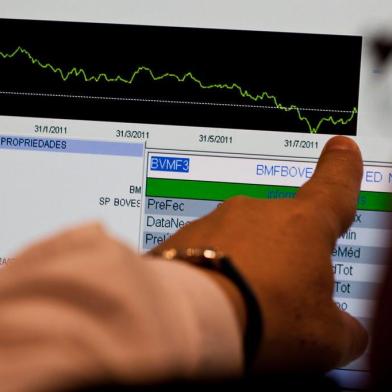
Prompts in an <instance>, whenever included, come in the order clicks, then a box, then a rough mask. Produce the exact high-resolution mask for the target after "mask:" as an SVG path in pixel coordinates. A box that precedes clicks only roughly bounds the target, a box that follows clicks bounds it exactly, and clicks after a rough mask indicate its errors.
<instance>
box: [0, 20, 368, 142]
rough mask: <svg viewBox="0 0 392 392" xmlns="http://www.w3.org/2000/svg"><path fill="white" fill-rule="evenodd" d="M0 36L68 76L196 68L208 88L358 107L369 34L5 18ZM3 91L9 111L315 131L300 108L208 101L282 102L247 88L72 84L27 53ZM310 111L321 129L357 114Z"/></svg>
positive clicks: (4, 47) (8, 49) (143, 81)
mask: <svg viewBox="0 0 392 392" xmlns="http://www.w3.org/2000/svg"><path fill="white" fill-rule="evenodd" d="M0 33H1V36H2V37H3V39H2V43H1V45H0V51H1V52H2V53H12V52H13V51H14V50H15V49H16V48H17V47H19V46H21V47H23V48H24V49H26V50H28V52H29V53H30V54H31V55H32V56H33V57H34V58H35V59H38V60H39V61H40V62H41V63H43V64H46V63H49V64H51V65H52V66H54V67H58V68H60V69H61V70H63V71H64V72H65V73H67V72H68V71H70V70H71V69H72V68H74V67H76V68H78V69H79V68H81V69H83V70H85V71H86V73H87V74H88V75H89V76H93V75H98V74H100V73H105V74H106V75H108V77H109V78H115V77H116V76H118V75H120V76H122V77H124V78H125V79H127V80H129V79H131V77H132V75H133V74H134V72H135V70H137V68H138V67H139V66H145V67H148V68H150V69H151V70H153V72H154V74H155V75H161V74H164V73H167V72H169V73H173V74H176V75H178V76H183V75H184V74H186V73H187V72H191V73H192V75H194V76H195V77H196V78H197V79H198V80H200V81H202V82H203V83H204V84H206V85H210V84H219V83H220V84H224V83H227V84H229V85H230V84H232V83H236V84H238V85H239V86H241V88H242V89H243V90H247V91H248V92H249V93H250V94H252V95H253V96H256V95H260V94H262V93H263V92H268V94H270V95H273V96H275V97H276V98H277V100H278V101H279V103H280V104H282V105H283V106H285V107H290V106H291V105H295V106H297V107H300V108H310V109H312V108H313V109H327V110H345V111H351V110H353V108H354V107H357V106H358V92H359V76H360V61H361V46H362V39H361V37H352V36H332V35H314V34H297V33H275V32H255V31H238V30H217V29H196V28H172V27H154V26H134V25H112V24H95V23H75V22H50V21H21V20H7V19H0ZM0 91H1V94H0V114H4V115H15V116H33V117H50V118H70V119H86V120H108V121H123V122H142V123H157V124H175V125H191V126H204V127H224V128H245V129H261V130H272V131H290V132H305V133H308V132H309V127H308V125H307V124H306V122H304V121H301V120H300V119H299V116H298V113H297V112H296V111H291V112H288V113H286V112H284V111H282V110H277V109H266V108H254V107H235V106H234V107H233V106H219V105H208V104H205V103H215V104H234V105H260V106H275V104H274V102H273V101H272V100H270V99H267V98H266V99H264V100H262V101H257V102H255V101H254V100H252V99H250V98H247V97H242V96H241V95H240V93H239V92H238V91H237V90H232V91H230V90H227V89H219V88H211V89H203V88H201V87H200V86H199V85H198V84H197V83H195V82H194V81H192V80H190V79H188V80H186V81H185V82H183V83H179V82H178V81H176V80H175V79H174V78H164V79H162V80H160V81H154V80H152V78H151V76H150V75H149V74H148V73H147V72H141V73H140V74H138V75H137V76H136V77H135V79H134V82H133V83H132V84H126V83H121V82H111V83H109V82H105V81H104V80H103V79H102V80H101V81H99V82H94V81H92V82H85V81H84V80H83V78H82V77H81V76H79V77H76V76H74V75H72V76H71V77H69V78H68V80H67V81H64V80H62V78H61V76H60V75H59V74H56V73H54V72H53V71H51V70H50V69H48V68H47V69H43V68H42V67H40V66H39V65H37V64H32V62H31V60H29V59H28V57H27V56H25V55H23V54H21V53H19V54H18V55H16V56H15V57H13V58H12V59H3V58H0ZM7 92H16V93H32V94H33V95H15V94H8V93H7ZM37 94H60V95H66V96H67V97H54V96H39V95H37ZM76 96H78V97H76ZM94 97H95V98H94ZM98 97H101V98H98ZM102 98H127V99H136V100H138V99H140V100H142V99H147V100H148V99H153V100H163V101H180V102H188V103H187V104H185V103H168V102H142V101H131V100H128V101H127V100H111V99H109V100H108V99H102ZM190 102H191V103H190ZM196 102H198V103H203V104H194V103H196ZM301 114H302V115H303V116H305V117H306V118H307V119H308V120H309V121H310V123H311V124H312V126H313V127H316V125H317V124H318V122H319V121H320V119H321V118H323V117H329V116H330V115H333V117H334V119H339V118H344V119H347V118H349V117H350V113H335V112H334V113H331V112H328V111H327V112H318V111H301ZM356 117H357V116H355V117H354V119H353V120H352V121H350V122H349V123H348V124H347V125H333V124H331V123H330V122H324V123H323V124H322V125H321V127H320V129H319V133H328V134H344V135H355V134H356V126H357V118H356Z"/></svg>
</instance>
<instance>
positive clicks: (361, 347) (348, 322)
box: [338, 310, 368, 366]
mask: <svg viewBox="0 0 392 392" xmlns="http://www.w3.org/2000/svg"><path fill="white" fill-rule="evenodd" d="M338 312H339V313H340V317H341V321H342V329H341V331H340V333H341V336H342V337H343V338H342V339H341V342H342V347H340V352H341V356H340V363H339V364H338V366H344V365H347V364H348V363H350V362H351V361H353V360H354V359H356V358H358V357H359V356H360V355H361V354H362V353H363V352H364V351H365V349H366V346H367V343H368V333H367V331H366V329H365V328H364V327H363V326H362V324H361V323H360V322H359V321H358V320H357V319H356V318H354V317H352V316H351V315H350V314H348V313H346V312H345V311H343V310H338Z"/></svg>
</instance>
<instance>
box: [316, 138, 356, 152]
mask: <svg viewBox="0 0 392 392" xmlns="http://www.w3.org/2000/svg"><path fill="white" fill-rule="evenodd" d="M336 150H339V151H353V152H359V147H358V145H357V143H355V142H354V140H352V139H350V138H348V137H345V136H334V137H333V138H332V139H329V140H328V142H327V143H326V144H325V146H324V151H336Z"/></svg>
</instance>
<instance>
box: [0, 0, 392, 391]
mask: <svg viewBox="0 0 392 392" xmlns="http://www.w3.org/2000/svg"><path fill="white" fill-rule="evenodd" d="M2 8H3V9H2V13H1V14H2V15H3V17H2V19H1V20H0V32H1V36H2V40H1V44H0V150H1V153H0V167H1V169H0V181H1V185H2V191H1V196H0V198H1V199H0V200H1V203H0V216H1V222H2V225H3V230H1V232H0V264H6V263H8V262H10V261H12V260H13V255H14V254H15V252H16V251H17V250H19V249H20V248H21V247H23V246H26V245H28V244H30V243H32V242H34V241H35V240H37V239H39V238H41V237H43V236H46V235H49V234H52V233H54V232H56V231H58V230H60V229H62V228H66V227H69V226H72V225H75V224H78V223H80V222H85V221H91V220H93V221H96V220H98V221H101V222H103V223H104V224H105V225H106V226H107V227H108V228H109V229H110V230H111V231H112V232H113V233H115V234H116V235H117V236H118V237H120V238H121V239H123V240H124V241H126V243H128V244H129V245H131V246H132V247H134V248H137V249H138V250H139V251H141V252H143V251H146V250H149V249H151V248H153V247H154V246H156V245H158V244H160V243H161V242H163V241H164V240H165V239H166V238H168V237H169V236H170V235H171V234H173V233H174V232H175V231H176V230H178V229H179V228H181V227H182V226H184V225H185V224H187V223H188V222H190V221H192V220H193V219H196V218H198V217H201V216H203V215H205V214H207V213H208V212H210V211H212V210H213V209H214V208H215V207H216V206H217V205H218V204H219V203H221V202H222V201H224V200H226V199H228V198H230V197H232V196H234V195H238V194H242V195H249V196H254V197H258V198H264V199H277V198H291V197H294V196H295V194H296V191H297V190H298V187H299V186H301V185H302V184H303V183H304V182H305V181H306V180H308V179H309V178H310V177H311V176H312V174H313V171H314V168H315V164H316V161H317V158H318V156H319V155H320V152H321V150H322V148H323V146H324V144H325V142H326V141H327V140H328V139H329V138H330V137H331V136H332V135H336V134H338V135H347V136H350V137H353V138H354V139H355V140H356V141H357V142H358V143H359V145H360V147H361V150H362V153H363V158H364V163H365V168H364V177H363V182H362V188H361V193H360V196H359V199H358V211H357V213H356V217H355V220H354V222H353V225H352V227H351V228H350V229H349V230H348V231H347V232H346V233H345V234H344V235H342V236H341V237H340V238H339V240H338V242H337V244H336V247H335V249H334V251H333V254H332V260H333V271H334V274H335V286H334V299H335V301H336V303H337V305H338V306H339V307H340V308H341V309H343V310H345V311H347V312H349V313H351V314H352V315H354V316H355V317H357V318H358V320H359V321H360V322H361V323H362V324H363V325H364V326H365V327H366V328H370V326H371V320H372V315H373V309H374V305H375V298H376V295H377V291H378V289H379V286H380V282H381V278H382V273H383V271H384V269H385V254H386V252H387V250H388V246H389V242H388V240H389V238H390V234H391V229H392V214H391V212H392V194H391V192H392V188H391V182H392V143H391V137H390V133H391V124H392V114H391V113H392V53H389V52H392V51H391V49H390V48H389V47H390V46H392V45H391V43H392V32H391V31H390V28H389V26H391V23H392V3H391V2H390V0H379V1H378V2H377V3H376V4H375V2H374V1H370V0H364V1H358V0H344V1H343V0H328V1H321V0H273V1H272V0H267V1H262V2H261V1H252V0H242V1H241V2H237V1H227V0H214V1H211V0H209V1H206V0H204V1H201V0H194V1H187V2H184V1H183V0H170V1H164V2H163V1H159V0H156V1H139V0H138V1H136V0H134V1H132V0H127V1H120V0H111V1H110V2H109V1H104V0H95V1H83V2H80V1H73V0H72V1H70V0H66V1H65V0H64V1H56V2H53V1H52V0H46V1H45V0H39V1H34V2H30V3H28V2H25V1H16V0H12V1H8V0H7V1H2ZM388 34H389V35H388ZM388 48H389V49H388ZM367 370H368V351H367V352H366V353H365V354H364V355H363V356H362V357H361V358H359V359H358V360H356V361H354V362H353V363H351V364H349V365H347V366H346V367H343V368H341V369H336V370H334V371H333V372H332V373H331V375H332V377H334V378H335V379H336V380H337V381H338V382H339V383H340V385H341V386H343V387H347V388H354V389H355V388H363V387H364V386H365V385H366V382H367V379H368V372H367Z"/></svg>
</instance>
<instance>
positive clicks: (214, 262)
mask: <svg viewBox="0 0 392 392" xmlns="http://www.w3.org/2000/svg"><path fill="white" fill-rule="evenodd" d="M153 254H154V255H157V256H160V257H162V258H164V259H166V260H183V261H186V262H189V263H191V264H192V265H195V266H199V267H203V268H207V269H210V270H213V271H218V272H220V273H222V274H223V275H224V276H226V277H227V278H228V279H230V280H231V282H233V283H234V285H235V286H236V287H237V288H238V290H239V291H240V293H241V294H242V296H243V299H244V303H245V305H246V327H245V333H244V360H245V372H246V373H249V372H251V370H252V368H253V364H254V362H255V358H256V355H257V353H258V351H259V347H260V343H261V338H262V327H263V323H262V314H261V308H260V304H259V303H258V300H257V298H256V295H255V294H254V293H253V290H252V289H251V287H250V286H249V284H248V283H247V282H246V280H245V279H244V278H243V276H242V275H241V273H240V272H239V271H238V270H237V268H236V267H235V266H234V264H233V263H232V262H231V260H230V258H229V257H228V256H226V255H224V254H223V253H221V252H218V251H216V250H214V249H208V248H206V249H200V248H187V249H184V250H179V249H175V248H172V249H167V250H164V251H162V252H161V253H159V254H157V253H155V252H153Z"/></svg>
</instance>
